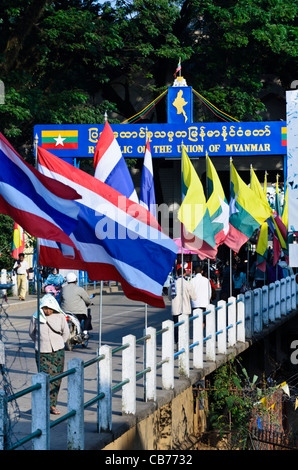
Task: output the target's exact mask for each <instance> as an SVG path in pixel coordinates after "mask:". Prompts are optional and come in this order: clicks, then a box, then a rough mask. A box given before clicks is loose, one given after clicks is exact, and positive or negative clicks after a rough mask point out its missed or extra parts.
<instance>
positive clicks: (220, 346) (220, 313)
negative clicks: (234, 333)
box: [217, 300, 227, 354]
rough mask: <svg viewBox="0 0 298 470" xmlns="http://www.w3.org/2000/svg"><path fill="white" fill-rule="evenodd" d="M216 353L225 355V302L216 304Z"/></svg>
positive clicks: (221, 301) (220, 301)
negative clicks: (217, 308) (218, 308)
mask: <svg viewBox="0 0 298 470" xmlns="http://www.w3.org/2000/svg"><path fill="white" fill-rule="evenodd" d="M217 306H218V307H221V309H220V310H217V333H218V335H217V351H218V354H227V302H226V301H225V300H219V301H218V303H217Z"/></svg>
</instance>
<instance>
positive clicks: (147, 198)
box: [140, 140, 156, 218]
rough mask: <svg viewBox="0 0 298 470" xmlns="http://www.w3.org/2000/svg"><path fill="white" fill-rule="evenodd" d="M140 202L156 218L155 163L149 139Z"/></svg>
mask: <svg viewBox="0 0 298 470" xmlns="http://www.w3.org/2000/svg"><path fill="white" fill-rule="evenodd" d="M140 204H141V205H142V206H144V207H146V209H147V210H148V211H150V212H151V214H153V215H154V217H155V218H156V201H155V191H154V181H153V165H152V156H151V150H150V143H149V140H147V142H146V149H145V156H144V164H143V171H142V180H141V191H140Z"/></svg>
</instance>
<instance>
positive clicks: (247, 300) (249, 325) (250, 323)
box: [244, 291, 254, 338]
mask: <svg viewBox="0 0 298 470" xmlns="http://www.w3.org/2000/svg"><path fill="white" fill-rule="evenodd" d="M244 305H245V336H246V338H252V336H253V333H254V319H253V318H254V316H253V291H247V292H245V294H244Z"/></svg>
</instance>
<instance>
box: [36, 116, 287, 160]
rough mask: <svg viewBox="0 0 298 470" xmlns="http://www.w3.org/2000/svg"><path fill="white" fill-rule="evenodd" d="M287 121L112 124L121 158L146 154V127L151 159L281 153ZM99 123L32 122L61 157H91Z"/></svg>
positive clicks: (40, 140) (44, 144)
mask: <svg viewBox="0 0 298 470" xmlns="http://www.w3.org/2000/svg"><path fill="white" fill-rule="evenodd" d="M286 125H287V124H286V122H285V121H268V122H229V123H226V122H224V123H191V122H189V123H188V122H186V123H180V124H177V123H166V124H147V125H145V124H111V127H112V129H113V132H114V135H115V137H116V139H117V141H118V143H119V145H120V147H121V150H122V154H123V156H124V157H127V158H129V157H131V158H132V157H134V158H135V157H140V158H143V157H144V150H145V141H146V129H147V135H148V137H149V139H150V148H151V152H152V157H166V158H177V157H178V158H180V157H181V145H182V144H183V145H184V146H185V148H186V151H187V153H188V156H189V157H204V156H205V155H206V152H207V153H208V155H210V156H247V155H261V156H270V155H285V154H286V153H287V141H286ZM103 127H104V125H103V124H99V125H98V124H79V125H78V124H67V125H49V124H48V125H36V126H35V127H34V138H35V136H37V138H38V145H39V146H40V147H42V148H45V149H47V150H48V151H49V152H51V153H53V154H54V155H57V156H58V157H61V158H65V159H68V158H82V157H93V154H94V150H95V147H96V143H97V141H98V138H99V136H100V134H101V132H102V130H103Z"/></svg>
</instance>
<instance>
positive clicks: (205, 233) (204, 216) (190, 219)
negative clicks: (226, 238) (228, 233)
mask: <svg viewBox="0 0 298 470" xmlns="http://www.w3.org/2000/svg"><path fill="white" fill-rule="evenodd" d="M181 184H182V204H181V207H180V209H179V212H178V219H179V220H180V222H182V224H183V225H184V227H185V229H186V234H187V242H185V239H183V240H182V242H183V246H184V247H185V248H188V249H190V250H192V251H194V252H196V253H197V254H198V256H199V257H200V258H201V259H205V258H210V259H215V257H216V253H217V247H216V242H215V238H214V233H213V228H212V224H211V219H210V215H209V210H208V206H207V203H206V197H205V194H204V190H203V186H202V183H201V180H200V178H199V177H198V175H197V173H196V171H195V169H194V167H193V165H192V163H191V161H190V159H189V158H188V155H187V153H186V151H185V149H184V147H183V146H182V178H181ZM191 235H192V236H191Z"/></svg>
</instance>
